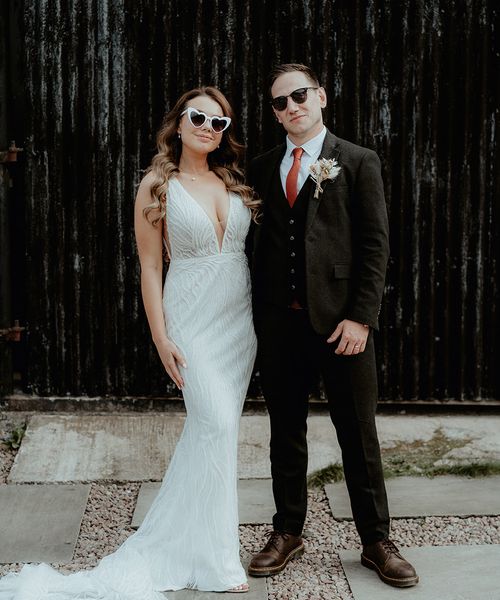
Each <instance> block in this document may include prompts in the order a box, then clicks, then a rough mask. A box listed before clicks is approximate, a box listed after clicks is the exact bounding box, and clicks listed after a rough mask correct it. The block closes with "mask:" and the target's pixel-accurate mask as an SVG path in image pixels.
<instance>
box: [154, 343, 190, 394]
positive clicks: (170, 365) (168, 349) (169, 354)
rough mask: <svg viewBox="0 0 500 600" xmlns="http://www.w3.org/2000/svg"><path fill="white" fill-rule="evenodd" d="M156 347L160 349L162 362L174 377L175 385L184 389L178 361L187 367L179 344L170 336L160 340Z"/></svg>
mask: <svg viewBox="0 0 500 600" xmlns="http://www.w3.org/2000/svg"><path fill="white" fill-rule="evenodd" d="M156 349H157V350H158V354H159V355H160V358H161V362H162V363H163V366H164V367H165V369H166V371H167V373H168V374H169V375H170V377H171V378H172V379H173V381H174V383H175V385H176V386H177V387H178V388H179V389H182V388H183V387H184V380H183V379H182V376H181V374H180V372H179V368H178V366H177V363H179V364H180V365H182V366H183V367H184V368H186V367H187V364H186V359H185V358H184V357H183V356H182V354H181V353H180V352H179V349H178V348H177V346H176V345H175V344H174V343H173V342H172V341H171V340H169V339H168V338H166V339H164V340H162V341H161V342H158V343H157V344H156Z"/></svg>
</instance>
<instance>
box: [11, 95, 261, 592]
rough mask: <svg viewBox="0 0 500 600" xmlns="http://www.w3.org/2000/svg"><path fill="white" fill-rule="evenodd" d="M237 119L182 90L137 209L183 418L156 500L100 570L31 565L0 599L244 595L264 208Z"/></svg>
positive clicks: (224, 105) (146, 286) (220, 104)
mask: <svg viewBox="0 0 500 600" xmlns="http://www.w3.org/2000/svg"><path fill="white" fill-rule="evenodd" d="M231 121H232V110H231V107H230V105H229V103H228V101H227V99H226V98H225V97H224V95H223V94H222V93H221V92H220V91H219V90H218V89H216V88H213V87H201V88H197V89H194V90H191V91H189V92H186V93H185V94H184V95H183V96H182V97H181V98H179V100H178V101H177V103H176V105H175V106H174V108H173V109H172V110H171V111H170V112H169V113H168V114H167V115H166V117H165V120H164V122H163V125H162V127H161V128H160V130H159V132H158V135H157V146H158V153H157V154H156V155H155V156H154V158H153V160H152V163H151V165H150V167H149V168H148V169H147V173H146V175H145V176H144V178H143V179H142V181H141V183H140V186H139V189H138V192H137V197H136V202H135V233H136V239H137V247H138V251H139V259H140V263H141V289H142V297H143V301H144V308H145V311H146V315H147V318H148V322H149V326H150V329H151V335H152V337H153V341H154V343H155V345H156V348H157V350H158V354H159V356H160V358H161V361H162V363H163V365H164V367H165V369H166V370H167V372H168V374H169V375H170V377H171V378H172V379H173V380H174V382H175V383H176V385H177V386H178V387H179V388H180V389H181V390H182V394H183V397H184V401H185V405H186V411H187V418H186V422H185V426H184V430H183V432H182V435H181V438H180V440H179V442H178V444H177V447H176V450H175V453H174V456H173V457H172V460H171V462H170V465H169V467H168V470H167V472H166V474H165V476H164V478H163V481H162V484H161V488H160V490H159V492H158V495H157V497H156V498H155V500H154V502H153V504H152V506H151V508H150V510H149V512H148V513H147V515H146V517H145V519H144V521H143V523H142V525H141V526H140V527H139V529H138V530H137V531H136V532H135V533H134V534H132V535H131V536H130V537H129V538H128V539H127V540H126V541H125V542H124V543H123V544H122V546H120V547H119V548H118V549H117V550H116V551H115V552H114V553H112V554H110V555H109V556H106V557H104V558H103V559H102V560H101V561H100V562H99V563H98V565H97V566H96V567H94V568H93V569H91V570H89V571H80V572H78V573H73V574H70V575H62V574H61V573H59V572H57V571H56V570H55V569H53V568H52V567H50V566H49V565H47V564H44V563H42V564H38V565H31V564H28V565H25V566H24V567H23V569H22V570H21V572H20V573H9V574H7V575H6V576H5V577H4V578H2V579H1V580H0V600H35V599H37V600H42V599H47V600H77V599H79V600H80V599H83V598H85V599H87V598H88V599H93V600H165V596H164V595H163V594H162V593H161V592H162V591H164V590H178V589H182V588H195V589H198V590H205V591H228V592H245V591H247V590H248V584H247V579H246V574H245V571H244V569H243V567H242V565H241V561H240V556H239V538H238V506H237V472H236V461H237V442H238V427H239V420H240V416H241V410H242V406H243V402H244V399H245V394H246V391H247V387H248V383H249V380H250V376H251V373H252V367H253V363H254V359H255V351H256V340H255V334H254V330H253V323H252V313H251V300H250V281H249V273H248V265H247V259H246V256H245V253H244V245H245V237H246V234H247V232H248V228H249V225H250V220H251V216H252V214H255V212H256V211H257V210H258V203H259V202H258V201H256V200H255V199H254V197H253V192H252V190H251V188H249V187H248V186H246V185H244V183H243V175H242V172H241V170H240V168H239V166H238V160H239V157H240V152H241V146H240V145H239V144H238V143H237V142H236V141H235V139H234V136H233V133H232V131H231ZM163 250H164V251H165V252H166V254H167V256H168V262H169V268H168V271H167V275H166V278H165V284H164V286H163V290H162V266H163V257H162V251H163Z"/></svg>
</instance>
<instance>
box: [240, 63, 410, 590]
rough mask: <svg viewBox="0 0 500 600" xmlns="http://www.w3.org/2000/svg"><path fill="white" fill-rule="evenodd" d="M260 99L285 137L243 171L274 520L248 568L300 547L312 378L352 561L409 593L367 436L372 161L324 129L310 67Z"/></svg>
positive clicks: (374, 449)
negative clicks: (332, 453)
mask: <svg viewBox="0 0 500 600" xmlns="http://www.w3.org/2000/svg"><path fill="white" fill-rule="evenodd" d="M270 92H271V104H272V107H273V111H274V115H275V117H276V119H277V120H278V122H279V123H281V124H282V125H283V127H284V128H285V130H286V132H287V134H288V135H287V138H286V142H285V143H283V144H281V145H280V146H278V147H276V148H274V149H273V150H271V151H269V152H267V153H266V154H263V155H261V156H258V157H257V158H255V159H254V160H253V161H252V162H251V164H250V167H249V173H248V177H249V183H250V185H252V186H253V187H254V189H255V190H256V192H257V194H258V195H259V196H260V198H261V199H262V202H263V217H262V220H261V223H260V225H259V226H257V227H256V229H255V232H254V234H253V237H252V240H251V245H252V246H253V247H252V257H251V259H252V260H251V262H252V278H253V293H254V319H255V328H256V332H257V337H258V342H259V351H258V363H257V364H258V369H259V372H260V381H261V385H262V391H263V393H264V397H265V400H266V404H267V408H268V411H269V415H270V419H271V442H270V450H271V471H272V477H273V493H274V500H275V504H276V514H275V515H274V517H273V528H274V531H273V532H272V533H271V536H270V538H269V540H268V541H267V543H266V545H265V546H264V548H263V549H262V551H261V552H259V553H258V554H256V555H255V556H254V557H253V559H252V561H251V563H250V566H249V569H248V572H249V574H250V575H254V576H269V575H274V574H276V573H279V572H280V571H282V570H283V569H284V568H285V566H286V565H287V563H288V561H289V560H291V559H292V558H293V557H296V556H299V555H300V554H302V552H303V551H304V544H303V541H302V537H301V534H302V528H303V525H304V520H305V517H306V509H307V477H306V475H307V440H306V432H307V424H306V419H307V412H308V396H309V392H310V390H311V386H312V384H313V383H314V381H315V380H316V377H317V374H318V373H321V375H322V377H323V382H324V386H325V390H326V394H327V397H328V405H329V409H330V414H331V418H332V421H333V424H334V426H335V428H336V431H337V438H338V441H339V444H340V447H341V449H342V460H343V466H344V473H345V479H346V483H347V488H348V490H349V495H350V499H351V507H352V512H353V516H354V521H355V524H356V528H357V530H358V533H359V535H360V538H361V542H362V545H363V550H362V554H361V562H362V564H363V565H365V566H366V567H368V568H370V569H374V570H375V571H376V572H377V573H378V575H379V576H380V578H381V579H382V580H383V581H384V582H385V583H388V584H389V585H393V586H397V587H408V586H412V585H415V584H416V583H417V582H418V576H417V574H416V572H415V570H414V568H413V567H412V566H411V565H410V564H409V563H408V562H407V561H406V560H405V559H404V558H403V557H402V556H401V554H400V553H399V550H398V549H397V547H396V546H395V545H394V543H393V542H392V541H390V540H389V537H388V536H389V514H388V508H387V498H386V492H385V485H384V479H383V474H382V464H381V459H380V448H379V443H378V438H377V431H376V427H375V407H376V402H377V376H376V369H375V352H374V347H373V333H372V330H373V329H377V327H378V314H379V311H380V302H381V297H382V292H383V289H384V279H385V272H386V267H387V260H388V256H389V244H388V222H387V211H386V205H385V200H384V191H383V184H382V178H381V173H380V161H379V159H378V156H377V155H376V154H375V152H373V151H372V150H368V149H366V148H362V147H361V146H356V145H354V144H351V143H350V142H347V141H345V140H342V139H340V138H338V137H336V136H335V135H333V134H332V133H331V132H330V131H328V129H326V127H325V126H324V124H323V116H322V109H323V108H324V107H325V106H326V93H325V90H324V89H323V88H322V87H321V86H320V84H319V81H318V78H317V77H316V75H315V74H314V72H313V71H312V70H311V69H310V68H309V67H307V66H305V65H301V64H284V65H280V66H278V67H276V68H275V69H274V70H273V71H272V73H271V77H270ZM320 158H326V159H329V160H330V161H331V162H330V163H329V164H327V173H326V176H327V177H328V176H329V177H330V178H329V179H328V178H327V179H324V180H323V181H321V178H319V179H320V181H319V183H320V187H319V186H318V185H317V183H316V182H315V181H314V180H313V179H312V178H311V176H309V175H310V166H311V165H313V169H314V168H315V167H317V165H318V160H319V159H320ZM336 167H340V169H338V168H336Z"/></svg>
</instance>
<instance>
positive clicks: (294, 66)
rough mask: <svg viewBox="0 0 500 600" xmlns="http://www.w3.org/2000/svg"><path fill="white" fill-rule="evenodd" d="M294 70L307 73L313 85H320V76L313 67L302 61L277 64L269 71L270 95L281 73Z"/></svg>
mask: <svg viewBox="0 0 500 600" xmlns="http://www.w3.org/2000/svg"><path fill="white" fill-rule="evenodd" d="M294 71H299V72H300V73H305V75H306V76H307V78H308V79H309V81H310V82H311V83H312V84H313V85H315V86H318V87H320V83H319V79H318V76H317V75H316V73H315V72H314V71H313V70H312V69H311V67H308V66H307V65H303V64H301V63H284V64H281V65H276V66H275V67H273V69H272V70H271V72H270V73H269V95H271V88H272V87H273V84H274V82H275V81H276V79H278V77H279V76H280V75H283V74H284V73H293V72H294Z"/></svg>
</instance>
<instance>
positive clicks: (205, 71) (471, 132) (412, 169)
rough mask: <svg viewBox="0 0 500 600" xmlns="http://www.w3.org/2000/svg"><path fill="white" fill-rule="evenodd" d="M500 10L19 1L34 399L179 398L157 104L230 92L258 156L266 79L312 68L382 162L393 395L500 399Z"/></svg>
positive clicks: (339, 115) (384, 316)
mask: <svg viewBox="0 0 500 600" xmlns="http://www.w3.org/2000/svg"><path fill="white" fill-rule="evenodd" d="M498 13H499V9H498V8H497V7H496V6H495V7H494V6H493V5H492V3H491V2H489V1H488V0H463V1H462V2H456V1H453V2H450V3H447V4H443V2H441V1H440V0H430V1H429V0H427V1H425V2H424V0H417V1H416V2H410V0H403V1H402V2H399V3H384V2H380V0H369V1H368V2H354V3H348V2H343V1H339V2H331V1H329V0H319V1H318V2H314V3H311V2H307V1H306V0H292V1H291V2H289V3H285V4H284V3H282V2H278V1H277V0H265V1H264V2H261V3H259V5H258V6H257V5H256V4H255V5H254V4H253V3H250V2H243V3H241V2H237V0H216V1H214V2H203V1H202V0H188V1H186V0H183V1H181V0H173V1H168V2H167V1H166V0H153V1H151V2H150V1H148V2H146V0H137V1H134V2H132V0H97V1H92V0H70V1H69V2H62V1H61V0H40V1H39V2H35V3H33V2H28V0H24V29H25V54H24V63H25V71H26V82H25V88H26V106H27V114H26V115H25V116H26V131H27V132H28V135H27V137H26V141H25V144H24V145H25V147H26V159H25V160H26V176H25V192H26V239H27V244H28V248H27V256H26V267H27V283H26V293H27V303H26V304H27V314H26V322H27V325H28V327H29V338H28V340H29V343H28V351H29V355H28V360H27V362H28V373H27V375H26V379H27V381H28V388H27V391H32V392H34V393H38V394H66V393H69V394H89V395H105V394H113V395H126V394H141V395H148V394H155V395H156V394H162V393H165V392H169V393H172V392H174V387H173V386H172V385H171V384H168V383H167V378H166V375H165V373H164V370H163V368H162V367H161V365H160V364H159V360H158V357H157V356H156V350H155V348H154V346H153V344H152V343H151V341H150V336H149V329H148V326H147V323H146V319H145V314H144V310H143V308H142V301H141V298H140V287H139V266H138V260H137V255H136V248H135V240H134V233H133V203H134V198H135V193H136V186H137V184H138V182H139V180H140V178H141V176H142V173H141V169H144V168H145V167H146V166H147V165H148V164H149V162H150V160H151V157H152V156H153V154H154V151H155V150H154V148H155V134H156V131H157V129H158V128H159V126H160V124H161V121H162V118H163V115H164V112H165V110H167V109H168V108H171V107H172V105H173V103H174V102H175V100H176V99H177V98H178V97H179V96H180V94H181V93H183V92H184V91H186V90H187V89H189V88H192V87H195V86H198V85H200V84H205V85H208V84H215V85H217V86H219V87H220V88H221V90H222V91H223V92H224V93H225V94H226V95H227V96H228V97H229V98H230V99H231V101H232V103H233V106H234V109H235V112H236V115H237V123H236V124H235V130H236V132H237V133H238V134H241V138H242V141H244V142H245V144H246V146H247V153H248V156H249V157H251V156H253V155H255V154H257V153H258V152H260V151H264V150H266V149H268V148H270V147H271V146H273V145H274V144H275V143H277V142H278V141H281V140H282V139H283V137H284V136H283V131H282V130H281V129H280V127H279V126H278V125H277V124H276V122H275V120H274V117H273V114H272V111H271V109H270V107H269V104H268V96H267V75H268V72H269V69H270V68H271V67H272V65H274V64H276V63H279V62H289V61H303V62H307V63H310V64H311V66H312V67H313V68H314V69H315V70H316V72H317V73H318V75H319V76H320V79H321V83H322V84H323V85H324V86H325V88H326V91H327V95H328V106H327V109H326V111H325V117H326V122H327V125H328V126H329V127H330V129H331V130H332V131H334V132H335V133H336V134H337V135H338V136H340V137H342V138H344V139H347V140H350V141H353V142H354V143H357V144H360V145H363V146H366V147H368V148H372V149H374V150H375V151H376V152H377V153H378V154H379V156H380V158H381V162H382V169H383V178H384V183H385V188H386V195H387V202H388V207H389V215H390V227H391V259H390V263H389V270H388V277H387V284H386V296H385V299H384V303H383V307H382V312H381V331H380V333H379V334H378V336H377V342H378V343H377V347H378V358H379V367H380V375H381V377H380V390H381V396H382V397H383V398H385V399H392V400H413V399H423V400H426V399H439V400H446V399H454V400H470V399H474V400H480V399H490V398H496V399H498V398H499V397H500V369H498V367H497V365H496V362H497V360H498V353H499V343H500V331H499V316H498V307H497V303H498V295H499V284H498V278H499V276H500V273H499V266H498V261H499V258H500V247H499V246H500V239H499V237H500V234H499V230H498V223H499V222H500V206H499V198H500V185H499V171H500V169H499V167H500V163H499V154H498V141H497V140H498V135H499V122H500V108H499V105H500V83H499V79H498V77H497V71H498V51H499V50H498V49H499V47H500V44H499V32H498V16H499V15H498ZM254 384H255V382H254Z"/></svg>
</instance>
